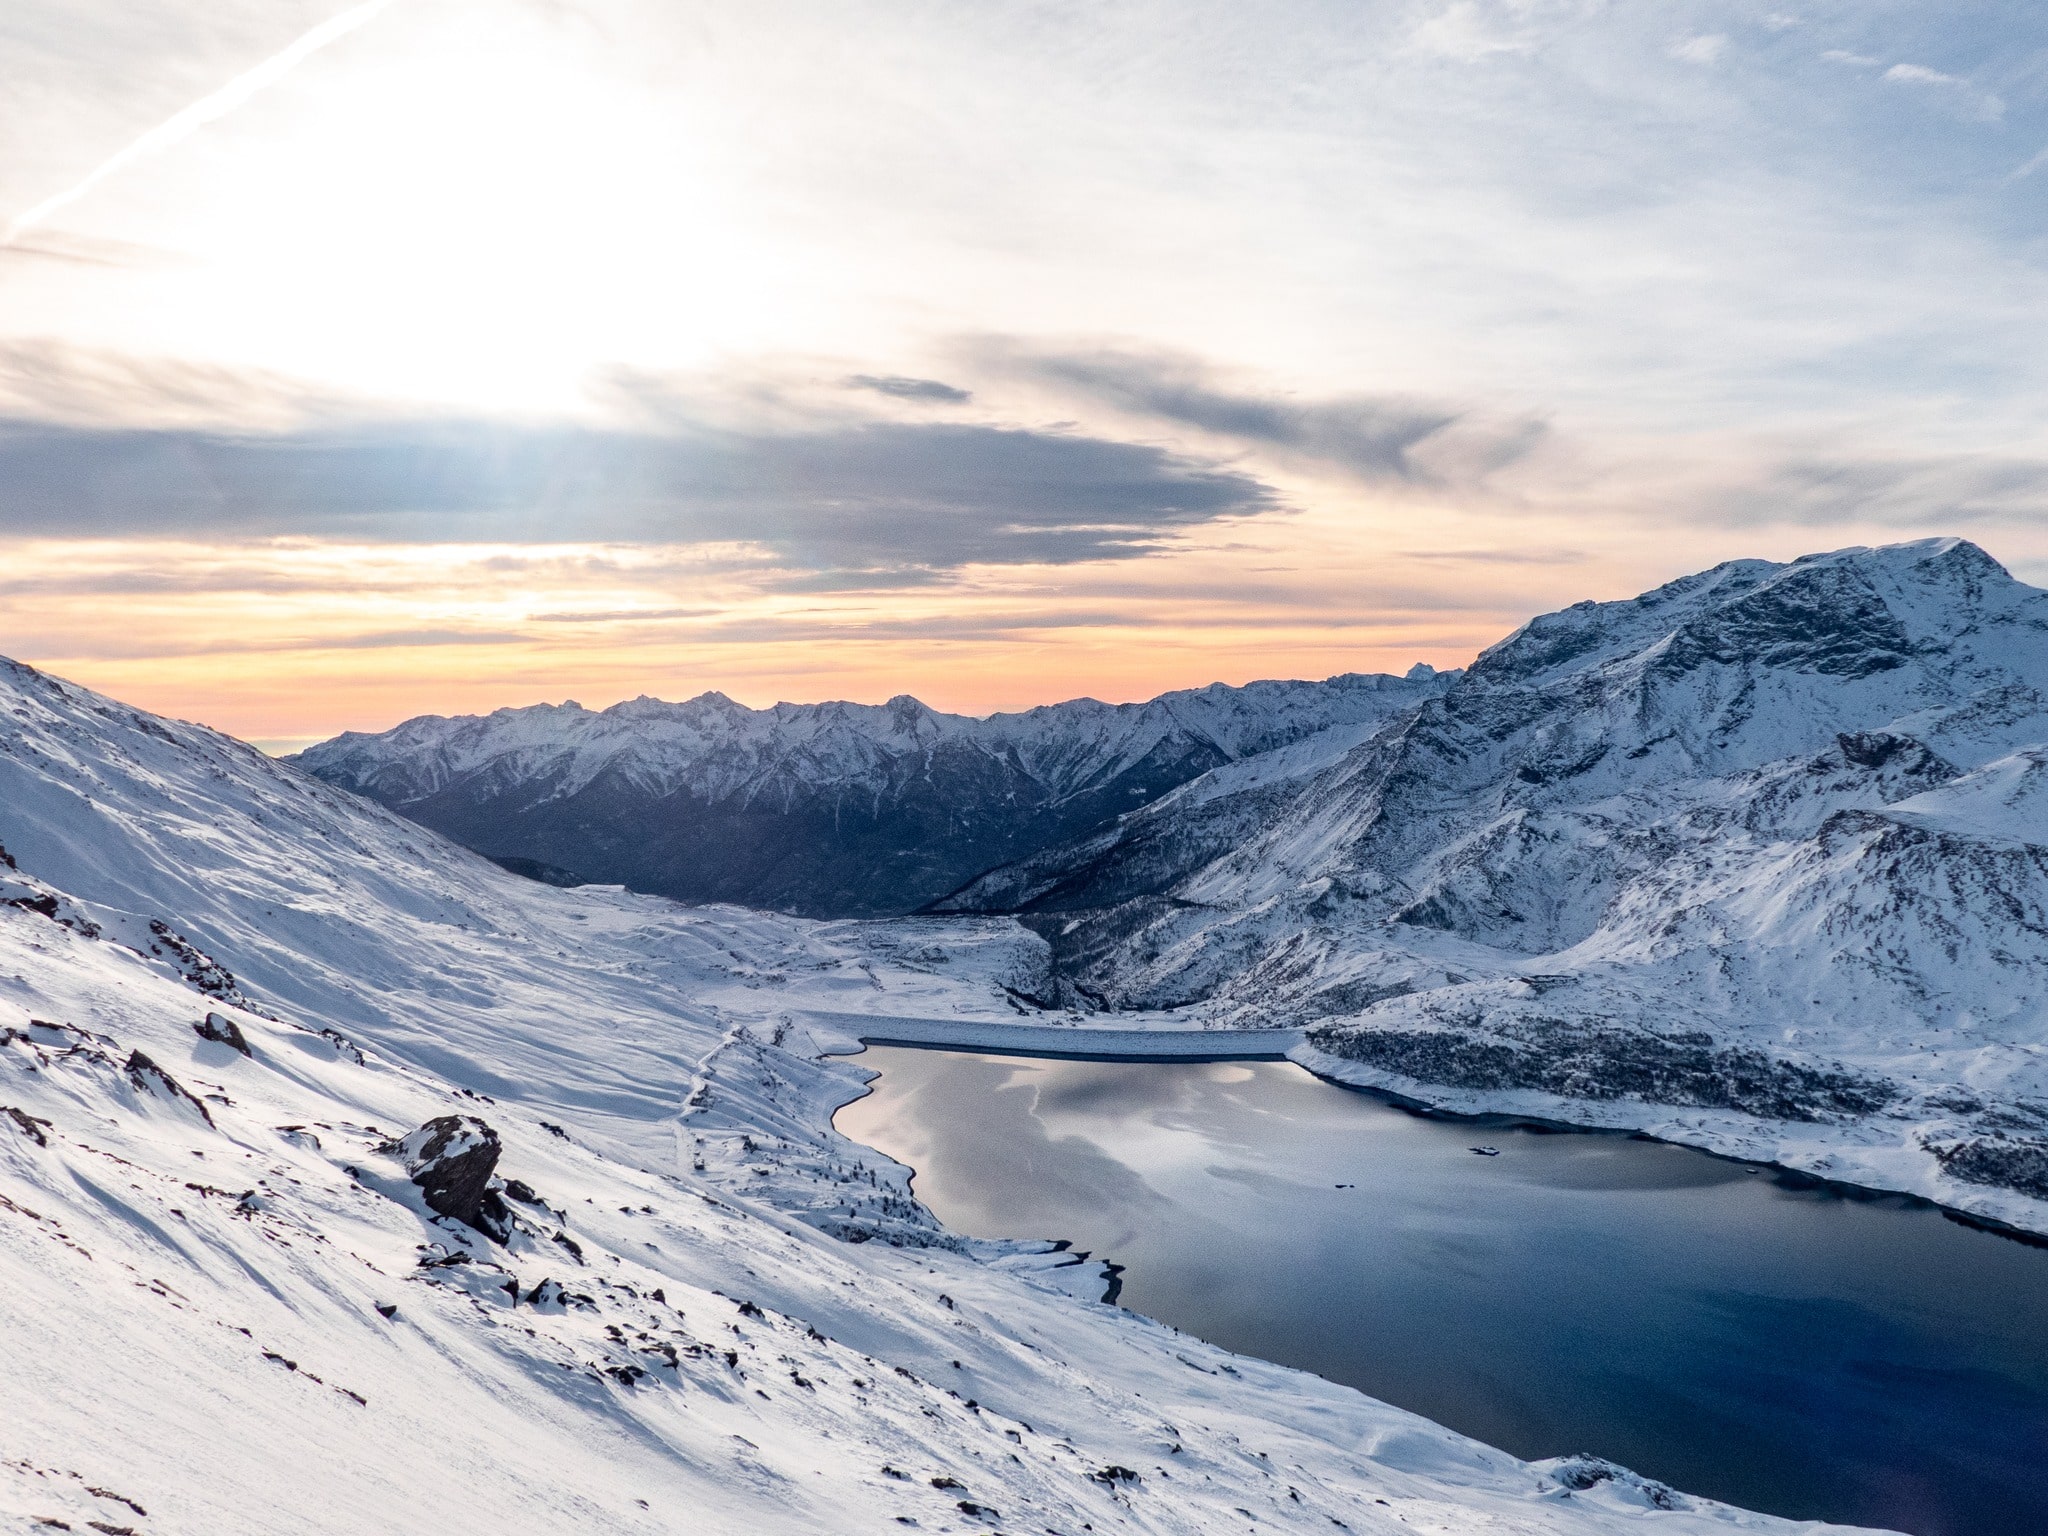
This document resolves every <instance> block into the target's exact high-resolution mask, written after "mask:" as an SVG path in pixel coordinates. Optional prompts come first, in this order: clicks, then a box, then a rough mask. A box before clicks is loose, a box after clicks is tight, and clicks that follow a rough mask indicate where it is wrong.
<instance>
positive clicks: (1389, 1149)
mask: <svg viewBox="0 0 2048 1536" xmlns="http://www.w3.org/2000/svg"><path fill="white" fill-rule="evenodd" d="M858 1060H859V1061H860V1063H861V1064H862V1065H864V1066H867V1067H871V1068H874V1069H876V1070H878V1071H880V1072H881V1074H882V1075H881V1077H880V1078H879V1079H877V1080H876V1082H875V1083H874V1085H873V1091H872V1092H871V1093H870V1094H869V1096H868V1097H866V1098H864V1099H861V1100H859V1101H858V1102H856V1103H853V1104H850V1105H848V1106H847V1107H845V1108H844V1109H842V1110H841V1111H840V1112H839V1115H838V1117H837V1121H836V1124H837V1125H838V1128H839V1129H840V1130H841V1131H842V1132H844V1133H845V1134H846V1135H848V1136H850V1137H852V1138H854V1139H855V1140H858V1141H861V1142H864V1143H866V1144H867V1145H869V1146H872V1147H875V1148H878V1149H879V1150H881V1151H884V1152H886V1153H888V1154H889V1155H890V1156H892V1157H894V1158H896V1159H897V1160H898V1161H900V1162H903V1163H906V1164H908V1165H909V1166H911V1167H912V1168H914V1169H915V1170H916V1171H917V1176H916V1192H917V1194H918V1195H919V1197H920V1198H922V1199H923V1201H924V1202H925V1204H926V1205H927V1206H929V1207H930V1208H931V1209H932V1211H933V1212H934V1213H935V1214H937V1215H938V1216H939V1217H940V1219H942V1220H943V1221H944V1222H945V1223H946V1224H947V1225H948V1226H950V1227H951V1228H953V1229H954V1230H955V1231H958V1232H963V1233H967V1234H969V1235H971V1236H975V1237H1060V1238H1066V1239H1069V1240H1070V1241H1071V1242H1072V1243H1073V1245H1074V1246H1075V1247H1076V1248H1080V1249H1085V1250H1087V1251H1089V1252H1091V1253H1093V1254H1094V1255H1095V1256H1096V1257H1098V1258H1104V1259H1109V1260H1112V1261H1114V1262H1115V1263H1117V1264H1120V1265H1122V1266H1123V1267H1124V1268H1123V1275H1122V1281H1123V1285H1122V1292H1121V1296H1120V1300H1121V1303H1122V1304H1123V1305H1124V1306H1127V1307H1130V1308H1132V1309H1134V1310H1136V1311H1139V1312H1143V1313H1145V1314H1147V1315H1149V1316H1151V1317H1155V1318H1157V1319H1159V1320H1161V1321H1162V1322H1167V1323H1171V1324H1173V1325H1174V1326H1175V1327H1178V1328H1181V1329H1183V1330H1185V1331H1186V1332H1189V1333H1192V1334H1196V1335H1198V1336H1200V1337H1202V1338H1205V1339H1209V1340H1212V1341H1214V1342H1215V1343H1218V1344H1222V1345H1224V1346H1226V1347H1228V1348H1230V1349H1233V1350H1236V1351H1238V1352H1240V1353H1243V1354H1249V1355H1257V1356H1261V1357H1263V1358H1265V1359H1268V1360H1275V1361H1279V1362H1281V1363H1283V1364H1287V1365H1293V1366H1299V1367H1301V1368H1303V1369H1305V1370H1310V1371H1314V1372H1317V1373H1318V1374H1320V1375H1323V1376H1325V1377H1328V1378H1330V1379H1332V1380H1334V1381H1340V1382H1345V1383H1348V1384H1350V1385H1352V1386H1355V1387H1357V1388H1359V1389H1360V1390H1362V1391H1364V1392H1367V1393H1370V1394H1371V1395H1372V1396H1374V1397H1378V1398H1381V1399H1384V1400H1385V1401H1387V1402H1391V1403H1396V1404H1399V1405H1400V1406H1402V1407H1405V1408H1410V1409H1413V1410H1415V1411H1416V1412H1418V1413H1422V1414H1426V1415H1427V1416H1428V1417H1430V1418H1432V1419H1435V1420H1437V1421H1438V1422H1440V1423H1443V1424H1447V1425H1450V1426H1452V1427H1453V1428H1456V1429H1459V1430H1462V1431H1464V1432H1466V1433H1468V1434H1471V1435H1474V1436H1476V1437H1478V1438H1479V1439H1482V1440H1485V1441H1488V1442H1490V1443H1491V1444H1494V1445H1497V1446H1500V1447H1502V1448H1504V1449H1506V1450H1509V1451H1512V1452H1514V1453H1515V1454H1517V1455H1520V1456H1525V1457H1541V1456H1552V1455H1557V1454H1560V1453H1564V1452H1570V1451H1591V1452H1594V1453H1596V1454H1598V1455H1601V1456H1606V1457H1608V1458H1610V1459H1612V1460H1614V1461H1618V1462H1621V1463H1622V1464H1624V1465H1626V1466H1629V1467H1633V1468H1634V1469H1635V1470H1637V1471H1639V1472H1642V1473H1645V1474H1646V1475H1649V1476H1652V1477H1656V1478H1660V1479H1663V1480H1665V1481H1667V1482H1669V1483H1671V1484H1673V1485H1674V1486H1676V1487H1678V1488H1681V1489H1683V1490H1685V1491H1687V1492H1690V1493H1698V1494H1707V1495H1710V1496H1713V1497H1716V1498H1721V1499H1726V1500H1728V1501H1730V1502H1733V1503H1737V1504H1742V1505H1746V1506H1748V1507H1750V1508H1753V1509H1762V1510H1767V1511H1770V1512H1771V1513H1774V1514H1781V1515H1791V1516H1799V1517H1807V1518H1825V1519H1830V1520H1837V1521H1842V1522H1846V1523H1853V1524H1858V1525H1869V1526H1877V1527H1881V1528H1890V1529H1897V1530H1902V1531H1907V1532H1910V1533H1912V1536H2013V1533H2017V1532H2021V1531H2048V1248H2042V1247H2036V1246H2030V1245H2028V1244H2025V1243H2021V1242H2018V1241H2015V1240H2013V1239H2011V1238H2007V1237H2003V1236H1999V1235H1995V1234H1992V1233H1988V1232H1984V1231H1979V1230H1976V1229H1973V1228H1970V1227H1966V1226H1963V1225H1961V1224H1959V1223H1957V1222H1954V1221H1952V1220H1949V1219H1947V1218H1945V1217H1944V1216H1943V1215H1942V1214H1941V1213H1940V1212H1939V1211H1937V1210H1934V1209H1932V1208H1930V1207H1928V1206H1925V1205H1924V1204H1920V1203H1917V1202H1909V1201H1905V1200H1899V1199H1891V1198H1852V1197H1848V1196H1846V1195H1845V1194H1844V1193H1843V1192H1842V1191H1840V1190H1837V1189H1830V1188H1816V1187H1814V1186H1813V1185H1812V1184H1811V1183H1809V1182H1804V1181H1795V1180H1792V1179H1790V1178H1781V1177H1778V1176H1776V1175H1774V1174H1773V1173H1772V1171H1771V1170H1769V1169H1752V1168H1749V1167H1746V1166H1745V1165H1743V1164H1741V1163H1732V1162H1728V1161H1724V1160H1721V1159H1717V1158H1713V1157H1709V1156H1707V1155H1706V1154H1704V1153H1700V1152H1694V1151H1690V1150H1687V1149H1684V1148H1679V1147H1672V1146H1666V1145H1663V1144H1661V1143H1656V1142H1650V1141H1641V1140H1635V1139H1632V1138H1629V1137H1625V1136H1613V1135H1598V1134H1576V1133H1558V1132H1555V1131H1546V1130H1542V1129H1538V1128H1532V1127H1528V1126H1526V1125H1518V1124H1516V1123H1513V1122H1509V1121H1505V1120H1465V1119H1459V1120H1452V1119H1433V1118H1423V1117H1420V1116H1417V1115H1414V1114H1410V1113H1408V1112H1406V1111H1404V1110H1402V1109H1400V1108H1397V1107H1395V1106H1393V1105H1390V1104H1388V1103H1385V1102H1383V1101H1381V1100H1379V1099H1377V1098H1374V1097H1371V1096H1368V1095H1366V1094H1361V1093H1355V1092H1352V1091H1349V1090H1347V1089H1343V1088H1339V1087H1336V1086H1333V1085H1331V1084H1328V1083H1324V1082H1322V1081H1320V1080H1319V1079H1317V1078H1315V1077H1312V1076H1311V1075H1310V1074H1308V1073H1307V1072H1304V1071H1303V1070H1301V1069H1300V1068H1299V1067H1296V1066H1294V1065H1292V1064H1290V1063H1284V1062H1260V1063H1246V1062H1231V1063H1210V1064H1186V1065H1182V1064H1169V1065H1160V1064H1138V1063H1130V1062H1091V1061H1049V1060H1039V1059H1023V1058H1016V1057H998V1056H983V1055H972V1054H963V1053H954V1052H945V1051H934V1050H917V1049H907V1048H901V1047H886V1046H876V1047H870V1048H869V1050H868V1051H867V1052H866V1053H865V1054H863V1055H862V1056H860V1057H859V1058H858ZM1475 1146H1490V1147H1493V1148H1495V1149H1497V1151H1498V1155H1497V1156H1482V1155H1478V1154H1476V1153H1474V1152H1473V1151H1472V1150H1471V1149H1472V1148H1473V1147H1475Z"/></svg>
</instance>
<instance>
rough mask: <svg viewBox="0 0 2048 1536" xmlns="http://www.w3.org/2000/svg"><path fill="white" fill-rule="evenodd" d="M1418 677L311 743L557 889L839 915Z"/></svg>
mask: <svg viewBox="0 0 2048 1536" xmlns="http://www.w3.org/2000/svg"><path fill="white" fill-rule="evenodd" d="M1446 681H1447V679H1444V678H1439V677H1438V676H1437V675H1436V674H1434V673H1433V672H1431V671H1430V669H1428V668H1427V667H1419V668H1417V669H1416V670H1415V671H1414V672H1413V673H1412V674H1411V675H1410V676H1409V677H1407V678H1396V677H1384V676H1362V675H1356V674H1353V675H1347V676H1343V677H1333V678H1330V679H1328V680H1327V681H1325V682H1320V683H1309V682H1260V683H1252V684H1249V685H1247V686H1245V687H1242V688H1231V687H1226V686H1224V685H1223V684H1220V683H1218V684H1215V685H1213V686H1211V687H1208V688H1200V689H1193V690H1189V691H1186V692H1181V693H1169V694H1166V695H1163V696H1162V697H1160V698H1157V699H1153V700H1151V701H1150V702H1149V703H1145V704H1116V705H1111V704H1101V703H1098V702H1096V701H1095V700H1093V699H1075V700H1072V701H1070V702H1068V703H1064V704H1053V705H1047V706H1045V707H1043V708H1039V709H1032V710H1027V711H1025V712H1023V713H1021V714H1007V715H992V716H989V717H987V718H984V719H977V718H971V717H968V716H964V715H947V714H940V713H938V712H937V711H935V710H931V709H927V708H926V707H925V706H924V705H922V704H920V703H919V702H918V701H917V700H915V699H913V698H909V697H907V696H906V697H900V698H896V699H892V700H890V701H889V702H888V703H887V704H883V705H861V704H843V703H842V704H778V705H776V706H775V707H774V708H773V709H762V710H755V709H748V708H745V707H744V706H742V705H739V704H736V703H734V702H733V701H732V700H731V699H728V698H726V697H725V696H724V695H723V694H718V693H707V694H704V695H703V696H701V697H699V698H695V699H691V700H690V701H688V702H687V703H682V704H669V703H664V702H662V701H661V700H659V699H647V698H641V699H634V700H632V701H630V702H628V703H624V704H618V705H614V706H613V707H612V708H610V709H606V710H603V711H591V710H587V709H584V708H582V707H581V706H580V705H577V704H573V703H572V704H562V705H549V704H539V705H534V706H532V707H530V708H526V709H501V710H499V711H497V712H496V713H495V714H492V715H488V716H482V717H478V716H468V717H463V718H459V719H446V718H443V717H440V716H433V715H430V716H423V717H421V718H419V719H416V720H409V721H407V722H406V723H405V724H403V725H400V726H398V727H396V728H394V729H392V730H390V731H386V732H384V733H382V734H381V735H374V736H371V735H363V734H359V733H355V732H351V733H348V734H346V735H342V736H338V737H336V738H335V739H334V740H332V741H328V742H323V743H321V744H320V745H319V746H316V747H312V748H309V749H308V750H307V751H305V752H303V753H301V754H300V755H299V756H298V758H297V759H296V761H297V762H298V763H299V765H300V766H301V767H303V768H305V769H307V770H309V771H310V772H312V773H313V774H315V775H317V776H318V777H320V778H322V779H325V780H326V781H328V782H329V783H331V784H338V785H341V786H342V787H343V788H346V789H351V790H355V791H356V792H358V793H360V794H366V795H369V796H371V797H372V798H373V799H376V800H378V801H381V802H382V803H383V804H385V805H387V806H389V807H391V808H392V809H394V810H397V811H400V812H402V813H403V814H404V815H406V816H408V817H410V818H411V819H413V820H415V821H418V822H420V823H422V824H423V825H425V826H429V827H432V828H433V829H434V830H436V831H438V832H441V833H443V834H444V835H446V836H448V837H452V838H454V839H455V840H456V841H457V842H460V843H462V844H464V845H465V846H468V847H471V848H474V849H477V850H478V851H480V852H482V853H485V854H488V855H490V856H492V857H494V858H497V859H499V860H500V861H501V862H503V863H505V864H506V865H507V866H508V867H510V868H513V869H517V870H520V871H521V872H524V873H529V874H535V875H538V876H540V877H542V878H545V879H550V880H553V881H555V882H557V883H569V884H574V883H577V882H579V881H586V880H594V881H604V882H609V883H616V884H622V885H625V886H628V887H629V888H631V889H633V890H636V891H645V892H649V893H652V894H655V895H663V896H673V897H676V898H677V899H679V900H684V901H731V902H738V903H740V904H743V905H746V906H752V907H759V908H766V909H770V910H774V911H785V912H795V913H802V914H806V915H809V916H827V917H874V916H890V915H895V914H898V913H903V912H910V911H914V910H915V909H917V908H918V907H921V906H923V905H924V904H925V903H927V902H929V901H931V900H933V899H935V898H937V897H940V896H943V895H945V894H946V893H947V892H948V891H951V890H952V889H954V888H955V887H956V886H958V885H959V884H960V883H961V882H962V881H964V880H966V879H968V878H970V877H971V876H973V875H976V874H979V873H980V872H981V871H982V870H985V869H988V868H989V867H991V866H992V865H996V864H1000V863H1004V862H1006V861H1009V860H1013V859H1016V858H1019V857H1022V856H1024V855H1026V854H1029V853H1032V852H1034V851H1036V850H1037V849H1039V848H1042V847H1044V846H1046V845H1047V844H1049V843H1054V842H1059V841H1062V840H1064V839H1066V838H1068V837H1071V836H1073V835H1075V834H1077V833H1080V832H1084V831H1087V830H1089V829H1091V828H1093V827H1095V826H1097V825H1099V824H1100V823H1102V822H1104V821H1106V820H1109V819H1111V818H1113V817H1115V816H1116V815H1117V814H1118V813H1120V812H1123V811H1126V810H1129V809H1130V808H1131V807H1132V806H1134V805H1142V804H1144V803H1146V802H1147V801H1148V800H1151V799H1154V798H1156V797H1157V796H1159V795H1161V794H1163V793H1165V792H1166V791H1168V790H1171V789H1173V788H1174V787H1176V786H1177V785H1180V784H1184V783H1186V782H1187V781H1188V780H1189V779H1192V778H1194V777H1195V776H1196V775H1198V774H1200V773H1202V772H1204V771H1206V770H1208V769H1210V768H1214V767H1217V766H1218V765H1220V764H1224V763H1230V762H1235V761H1237V760H1239V759H1241V758H1244V757H1247V756H1251V755H1254V754H1257V753H1262V752H1266V751H1270V750H1271V749H1273V748H1275V747H1279V746H1283V745H1285V744H1287V743H1289V742H1293V741H1297V740H1299V739H1301V738H1303V737H1307V736H1312V735H1316V734H1318V733H1324V732H1330V731H1333V730H1334V731H1338V732H1340V733H1347V734H1345V735H1344V736H1343V739H1345V740H1347V741H1351V740H1356V739H1357V733H1358V732H1359V730H1360V729H1361V728H1368V727H1371V726H1375V725H1377V724H1379V723H1380V722H1382V721H1384V720H1386V719H1387V718H1388V716H1390V715H1392V714H1394V713H1397V712H1398V711H1400V710H1402V709H1405V708H1406V707H1408V706H1409V705H1411V704H1414V703H1416V702H1417V701H1419V700H1421V699H1423V698H1427V697H1429V696H1431V695H1432V694H1434V693H1436V692H1438V691H1440V690H1441V689H1442V687H1443V686H1444V683H1445V682H1446Z"/></svg>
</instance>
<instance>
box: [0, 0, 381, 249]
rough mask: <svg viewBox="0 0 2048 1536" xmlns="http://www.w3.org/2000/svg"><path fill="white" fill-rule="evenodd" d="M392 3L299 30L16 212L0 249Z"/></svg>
mask: <svg viewBox="0 0 2048 1536" xmlns="http://www.w3.org/2000/svg"><path fill="white" fill-rule="evenodd" d="M390 4H391V0H362V3H361V4H359V5H352V6H350V7H349V8H348V9H347V10H345V11H343V12H341V13H340V14H339V15H336V16H332V17H330V18H328V19H327V20H326V21H323V22H322V23H320V25H319V26H317V27H315V28H313V29H312V30H311V31H310V32H307V33H305V34H303V35H302V36H300V37H299V38H298V40H297V41H295V42H294V43H292V44H291V46H290V47H288V48H285V49H283V50H282V51H280V52H278V53H274V54H272V55H271V56H270V57H269V58H267V59H265V60H264V61H263V62H262V63H261V64H258V65H257V66H256V67H255V68H254V69H250V70H245V71H244V72H243V73H241V74H239V75H237V76H235V78H234V79H232V80H230V81H229V82H228V83H227V84H226V85H223V86H222V87H221V88H220V89H219V90H217V91H213V92H211V93H209V94H208V95H206V96H203V97H201V98H200V99H199V100H198V101H195V102H193V103H192V105H190V106H189V107H186V108H185V109H184V110H183V111H181V112H179V113H177V114H175V115H174V116H172V117H169V118H167V119H165V120H164V121H163V122H161V123H159V124H157V125H156V127H154V128H152V129H150V130H149V132H147V133H145V134H143V135H142V136H141V137H140V138H138V139H134V140H131V141H130V142H129V143H128V144H127V145H125V146H123V147H122V148H121V149H120V150H119V151H117V152H116V153H115V154H114V155H112V156H111V157H110V158H108V159H106V160H103V161H101V162H100V163H99V164H98V165H97V166H95V167H94V168H93V169H92V170H91V171H90V172H88V173H87V174H86V176H85V177H84V179H83V180H80V181H77V182H74V183H73V184H72V185H70V186H69V187H66V188H65V189H64V190H63V191H61V192H58V193H55V194H53V195H52V196H49V197H46V198H44V199H43V200H42V201H41V202H39V203H37V204H36V205H35V206H34V207H33V208H29V209H26V210H24V211H23V212H21V213H19V214H16V215H15V217H14V219H13V220H12V221H11V222H10V223H9V224H8V226H7V228H6V230H5V231H4V232H0V249H6V248H8V247H10V246H13V245H15V244H16V243H17V242H19V241H20V239H21V238H22V236H23V235H25V234H27V233H28V232H29V231H30V230H31V229H34V228H35V227H36V226H38V225H40V224H41V223H43V222H44V221H45V220H46V219H48V218H49V217H50V215H51V214H53V213H56V212H58V211H59V210H61V209H63V208H67V207H69V206H70V205H71V204H72V203H75V202H77V201H78V200H79V199H80V198H81V197H84V196H85V195H86V193H88V192H90V191H91V190H92V189H93V188H94V187H96V186H98V185H99V184H100V183H101V182H103V181H105V180H106V179H107V178H108V177H109V176H112V175H114V174H115V173H117V172H119V171H122V170H125V169H126V168H127V167H128V166H130V165H132V164H134V163H135V162H136V161H138V160H146V159H148V158H149V157H150V156H152V155H158V154H162V153H163V152H164V151H165V150H167V149H170V148H171V147H173V146H174V145H177V144H180V143H182V142H184V141H185V140H186V139H189V138H190V137H191V136H192V135H193V134H195V133H197V132H198V131H199V130H200V129H201V128H204V127H205V126H206V125H207V124H208V123H211V122H214V121H217V120H218V119H220V118H223V117H225V116H227V115H228V113H230V112H232V111H234V110H235V109H236V108H237V107H239V106H241V105H243V104H244V103H245V102H247V101H248V100H249V99H250V98H251V97H253V96H255V95H256V94H257V93H258V92H259V91H262V90H264V89H265V88H267V87H269V86H271V85H274V84H276V83H277V82H278V81H279V80H282V79H283V78H284V77H285V76H286V75H288V74H290V73H291V72H292V71H293V70H294V69H297V68H298V67H299V65H300V64H302V63H304V62H305V61H306V60H307V59H309V58H311V57H312V56H313V55H314V54H316V53H318V52H319V51H320V50H321V49H322V48H325V47H326V46H327V45H328V44H329V43H332V42H335V41H337V40H339V39H341V38H344V37H346V36H348V34H349V33H351V32H353V31H355V30H356V29H357V28H359V27H361V26H364V25H365V24H366V23H368V22H370V21H373V20H374V19H376V17H377V15H378V13H380V12H381V11H383V10H384V9H385V8H386V7H387V6H389V5H390Z"/></svg>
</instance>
